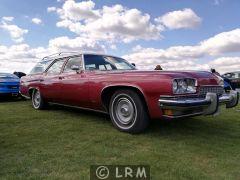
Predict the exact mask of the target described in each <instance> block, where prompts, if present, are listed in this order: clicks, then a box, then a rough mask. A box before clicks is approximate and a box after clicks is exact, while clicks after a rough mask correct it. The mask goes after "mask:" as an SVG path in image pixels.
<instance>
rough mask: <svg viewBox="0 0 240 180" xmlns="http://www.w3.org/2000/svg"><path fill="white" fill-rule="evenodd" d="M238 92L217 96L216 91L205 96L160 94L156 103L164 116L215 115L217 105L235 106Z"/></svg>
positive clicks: (217, 111) (217, 109) (217, 108)
mask: <svg viewBox="0 0 240 180" xmlns="http://www.w3.org/2000/svg"><path fill="white" fill-rule="evenodd" d="M238 102H239V92H237V91H230V92H229V93H227V94H224V95H222V96H218V95H217V94H216V93H207V95H206V97H205V98H196V97H193V98H190V97H168V96H161V97H160V99H159V101H158V104H159V106H160V108H161V110H162V112H163V117H166V118H181V117H188V116H197V115H215V114H218V113H219V105H224V104H225V105H226V108H232V107H235V106H237V104H238Z"/></svg>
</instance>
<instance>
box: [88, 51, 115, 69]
mask: <svg viewBox="0 0 240 180" xmlns="http://www.w3.org/2000/svg"><path fill="white" fill-rule="evenodd" d="M84 62H85V69H86V70H101V71H105V70H112V69H116V67H115V66H114V65H112V64H110V63H109V62H107V61H106V59H105V58H104V56H100V55H84Z"/></svg>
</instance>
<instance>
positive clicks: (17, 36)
mask: <svg viewBox="0 0 240 180" xmlns="http://www.w3.org/2000/svg"><path fill="white" fill-rule="evenodd" d="M5 19H6V18H5ZM0 28H1V29H3V30H5V31H7V32H8V33H9V34H10V36H11V38H12V40H13V41H15V42H17V43H20V42H23V40H24V38H23V36H24V34H27V33H28V30H27V29H22V28H20V27H18V26H17V25H15V24H9V23H7V22H6V20H5V21H4V19H2V22H1V23H0Z"/></svg>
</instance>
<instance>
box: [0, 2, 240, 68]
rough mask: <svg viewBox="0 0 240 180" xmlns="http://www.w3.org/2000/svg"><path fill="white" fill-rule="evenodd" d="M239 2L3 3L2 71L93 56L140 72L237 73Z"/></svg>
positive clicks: (0, 9)
mask: <svg viewBox="0 0 240 180" xmlns="http://www.w3.org/2000/svg"><path fill="white" fill-rule="evenodd" d="M239 7H240V1H239V0H201V1H196V0H191V1H190V0H181V1H179V0H169V1H165V0H151V1H149V0H137V1H136V0H128V1H123V0H95V1H93V0H92V1H80V0H75V1H74V0H51V1H49V0H41V1H32V0H22V1H19V0H1V2H0V72H13V71H21V72H25V73H28V72H29V71H30V70H31V68H32V67H33V66H34V65H35V64H36V62H38V61H40V60H41V58H43V57H44V56H46V55H49V54H53V53H56V52H69V51H71V52H82V51H87V52H95V53H106V54H111V55H115V56H120V57H123V58H125V59H127V60H128V61H130V62H132V63H135V64H136V65H137V68H138V69H149V70H150V69H154V67H155V66H156V65H157V64H160V65H161V66H162V67H163V69H165V70H210V68H215V69H216V70H217V71H219V72H220V73H225V72H229V71H236V70H240V13H239Z"/></svg>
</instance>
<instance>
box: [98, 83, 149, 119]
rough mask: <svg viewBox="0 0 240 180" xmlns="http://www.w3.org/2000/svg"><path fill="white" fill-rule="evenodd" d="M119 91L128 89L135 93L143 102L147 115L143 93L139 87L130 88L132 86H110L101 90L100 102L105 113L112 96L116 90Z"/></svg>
mask: <svg viewBox="0 0 240 180" xmlns="http://www.w3.org/2000/svg"><path fill="white" fill-rule="evenodd" d="M120 89H128V90H132V91H134V92H136V93H137V94H138V95H139V96H140V98H141V100H142V101H143V102H144V105H145V107H146V109H147V113H148V114H149V110H148V104H147V101H146V97H145V94H144V93H143V91H142V89H141V88H140V87H137V86H132V85H110V86H107V87H105V88H103V90H102V92H101V102H102V105H103V107H104V109H105V110H106V111H107V112H108V111H109V110H108V107H109V104H110V101H111V97H112V95H113V94H114V93H115V92H116V91H117V90H120Z"/></svg>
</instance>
